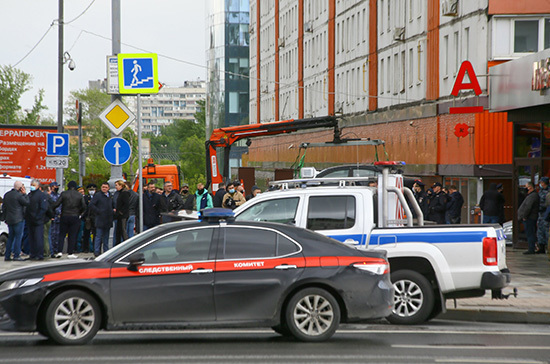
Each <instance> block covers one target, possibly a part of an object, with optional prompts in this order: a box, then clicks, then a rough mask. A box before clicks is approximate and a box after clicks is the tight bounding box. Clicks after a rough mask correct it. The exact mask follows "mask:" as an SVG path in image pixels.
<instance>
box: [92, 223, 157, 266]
mask: <svg viewBox="0 0 550 364" xmlns="http://www.w3.org/2000/svg"><path fill="white" fill-rule="evenodd" d="M160 228H161V227H160V226H157V227H154V228H152V229H149V230H146V231H144V232H142V233H140V234H136V235H134V236H133V237H131V238H130V239H128V240H125V241H124V242H122V243H120V244H118V245H117V246H115V247H113V248H111V249H109V250H107V251H106V252H105V253H103V254H101V255H100V256H98V257H97V258H95V260H99V261H101V262H105V261H108V260H111V258H112V257H115V256H117V255H119V254H120V253H121V252H123V251H126V250H127V249H129V248H131V247H133V246H136V245H139V244H141V243H142V242H143V241H146V240H149V239H151V238H152V237H154V236H156V235H157V234H158V230H160Z"/></svg>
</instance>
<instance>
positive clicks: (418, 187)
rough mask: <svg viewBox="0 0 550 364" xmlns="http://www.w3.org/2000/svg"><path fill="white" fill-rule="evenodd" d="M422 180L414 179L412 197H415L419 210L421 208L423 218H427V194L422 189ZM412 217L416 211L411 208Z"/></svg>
mask: <svg viewBox="0 0 550 364" xmlns="http://www.w3.org/2000/svg"><path fill="white" fill-rule="evenodd" d="M424 186H425V185H424V182H422V181H421V180H419V179H417V180H415V181H414V184H413V194H414V198H415V199H416V202H418V206H420V210H422V214H423V216H422V217H423V218H424V219H427V218H428V196H426V192H425V191H424ZM412 213H413V217H417V216H416V211H415V210H414V209H413V211H412Z"/></svg>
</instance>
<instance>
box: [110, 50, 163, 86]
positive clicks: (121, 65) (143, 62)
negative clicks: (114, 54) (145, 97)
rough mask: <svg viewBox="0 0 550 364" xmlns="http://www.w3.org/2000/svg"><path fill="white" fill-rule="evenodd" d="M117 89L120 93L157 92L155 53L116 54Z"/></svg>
mask: <svg viewBox="0 0 550 364" xmlns="http://www.w3.org/2000/svg"><path fill="white" fill-rule="evenodd" d="M118 74H119V82H118V84H119V90H120V93H122V94H138V93H139V94H147V93H157V92H158V88H159V84H158V76H157V55H156V54H155V53H137V54H118Z"/></svg>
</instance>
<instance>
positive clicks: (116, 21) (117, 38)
mask: <svg viewBox="0 0 550 364" xmlns="http://www.w3.org/2000/svg"><path fill="white" fill-rule="evenodd" d="M111 23H112V24H111V32H112V54H113V55H114V56H116V55H117V54H119V53H120V43H121V34H120V0H111ZM121 99H122V97H121V96H120V95H111V102H114V101H115V100H121ZM116 136H117V135H116V134H115V133H112V132H111V137H116ZM120 179H122V166H115V165H111V178H110V179H109V186H110V188H111V190H114V188H115V182H116V181H118V180H120Z"/></svg>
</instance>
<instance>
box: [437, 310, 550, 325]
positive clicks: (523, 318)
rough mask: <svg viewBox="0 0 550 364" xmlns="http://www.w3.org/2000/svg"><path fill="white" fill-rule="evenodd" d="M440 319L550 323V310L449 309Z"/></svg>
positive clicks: (438, 317)
mask: <svg viewBox="0 0 550 364" xmlns="http://www.w3.org/2000/svg"><path fill="white" fill-rule="evenodd" d="M437 319H440V320H456V321H473V322H497V323H507V324H509V323H515V324H543V325H550V312H544V311H521V312H514V311H502V310H487V309H479V310H463V309H448V310H447V312H446V313H443V314H441V315H439V316H437Z"/></svg>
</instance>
